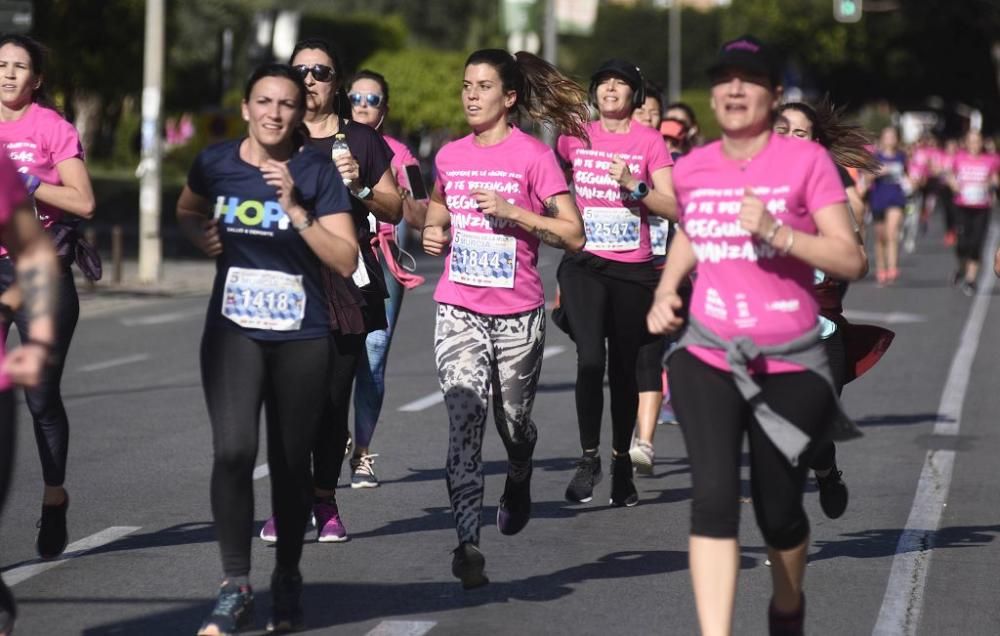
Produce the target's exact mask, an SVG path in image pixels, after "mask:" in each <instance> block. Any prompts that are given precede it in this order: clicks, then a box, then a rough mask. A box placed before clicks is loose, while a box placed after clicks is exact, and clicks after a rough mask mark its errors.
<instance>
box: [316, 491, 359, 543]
mask: <svg viewBox="0 0 1000 636" xmlns="http://www.w3.org/2000/svg"><path fill="white" fill-rule="evenodd" d="M313 516H315V517H316V540H317V541H319V542H320V543H343V542H344V541H347V540H348V539H349V538H350V537H348V536H347V528H345V527H344V522H343V521H342V520H341V519H340V509H339V508H338V507H337V502H336V501H333V500H327V501H317V502H316V503H314V504H313Z"/></svg>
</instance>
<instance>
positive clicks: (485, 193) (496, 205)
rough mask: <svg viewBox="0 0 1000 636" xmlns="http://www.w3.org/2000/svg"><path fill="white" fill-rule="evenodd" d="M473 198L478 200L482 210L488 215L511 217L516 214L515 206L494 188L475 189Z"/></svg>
mask: <svg viewBox="0 0 1000 636" xmlns="http://www.w3.org/2000/svg"><path fill="white" fill-rule="evenodd" d="M472 198H474V199H475V200H476V203H478V204H479V209H480V211H482V213H483V214H485V215H486V216H495V217H497V218H500V219H510V218H513V217H514V216H515V215H514V206H513V205H511V204H510V203H509V202H508V201H507V199H504V198H503V197H502V196H500V195H499V194H497V193H496V192H494V191H493V190H473V191H472Z"/></svg>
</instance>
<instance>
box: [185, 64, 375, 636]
mask: <svg viewBox="0 0 1000 636" xmlns="http://www.w3.org/2000/svg"><path fill="white" fill-rule="evenodd" d="M305 109H306V88H305V86H304V85H303V83H302V79H301V76H300V75H299V74H298V73H296V72H295V71H294V70H293V69H292V68H291V67H289V66H285V65H283V64H266V65H264V66H261V67H260V68H258V69H257V70H256V71H255V72H254V73H253V75H251V77H250V79H249V81H248V82H247V86H246V91H245V93H244V98H243V106H242V111H243V119H244V120H246V122H247V136H246V137H244V138H242V139H235V140H231V141H225V142H222V143H219V144H215V145H213V146H209V147H208V148H206V149H205V150H203V151H202V152H201V153H200V154H199V155H198V157H197V158H196V159H195V162H194V165H193V166H192V168H191V172H190V173H189V175H188V182H187V185H186V186H185V187H184V190H183V191H182V192H181V196H180V199H179V200H178V202H177V220H178V223H179V224H180V226H181V228H182V229H183V231H184V232H185V234H186V235H187V236H188V238H189V239H190V240H191V242H192V243H194V245H195V246H197V247H198V248H199V249H201V251H203V252H204V253H205V254H206V255H208V256H212V257H215V259H216V275H215V282H214V285H213V288H212V296H211V299H210V300H209V306H208V316H207V318H206V321H205V333H204V336H203V338H202V345H201V372H202V384H203V386H204V389H205V400H206V402H207V404H208V413H209V419H210V420H211V424H212V440H213V443H212V445H213V450H214V463H213V466H212V487H211V492H212V516H213V518H214V520H215V527H216V533H217V535H218V538H219V548H220V551H221V553H222V566H223V571H224V578H223V581H222V585H221V588H220V590H219V597H218V601H217V602H216V605H215V608H214V609H213V610H212V613H211V614H210V615H209V617H208V618H207V619H206V620H205V622H204V624H202V626H201V629H200V630H199V631H198V634H199V635H201V636H217V635H219V634H231V633H233V632H236V631H238V630H240V629H242V628H244V627H247V626H249V625H251V624H252V623H253V621H254V616H253V614H254V612H253V592H252V590H251V587H250V581H249V575H250V537H251V536H252V528H253V520H254V513H253V508H254V506H253V503H254V498H253V469H254V464H255V463H256V457H257V441H258V427H259V422H260V411H261V405H263V407H264V411H265V413H266V420H267V440H268V444H267V454H268V458H267V461H268V466H269V467H270V473H271V502H272V504H271V505H272V506H273V509H274V511H275V517H276V525H277V528H278V545H277V553H276V561H277V563H276V565H275V569H274V573H273V575H272V576H271V595H272V598H273V609H272V613H271V620H270V622H269V623H268V630H270V631H289V630H292V629H297V628H299V627H301V626H302V624H303V615H302V606H301V595H302V576H301V574H300V573H299V569H298V565H299V559H300V557H301V556H302V535H303V534H304V532H305V529H306V520H307V518H308V517H309V510H310V506H311V504H312V482H311V480H310V474H309V453H310V451H312V449H313V445H314V442H315V438H316V431H317V427H318V426H319V424H320V416H321V415H322V413H323V410H324V407H325V405H326V404H327V402H328V401H329V387H330V384H329V372H330V367H331V359H330V355H331V353H330V352H331V347H330V343H329V340H330V321H329V318H328V316H327V312H326V294H325V293H324V289H323V277H322V269H323V268H324V267H328V268H330V269H332V270H334V271H335V272H337V273H339V274H340V275H342V276H349V275H350V274H351V273H352V272H353V271H354V270H355V267H356V266H357V262H358V244H357V238H356V232H355V229H354V225H353V223H352V220H351V215H350V214H348V212H349V210H350V202H349V200H348V194H347V189H346V188H345V187H344V185H343V183H342V182H341V180H340V179H339V178H338V177H337V176H336V173H335V172H333V171H332V170H330V160H329V158H328V157H329V155H326V154H324V153H322V152H320V151H318V150H316V149H314V148H311V147H309V146H308V145H306V144H305V137H304V135H303V133H302V130H301V124H302V118H303V116H304V115H305Z"/></svg>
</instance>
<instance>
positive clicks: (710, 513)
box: [691, 492, 740, 539]
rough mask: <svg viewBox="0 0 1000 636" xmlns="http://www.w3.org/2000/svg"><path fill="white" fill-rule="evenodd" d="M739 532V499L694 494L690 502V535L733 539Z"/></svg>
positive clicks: (714, 494)
mask: <svg viewBox="0 0 1000 636" xmlns="http://www.w3.org/2000/svg"><path fill="white" fill-rule="evenodd" d="M739 531H740V509H739V499H738V498H737V497H735V496H729V495H727V494H725V493H721V492H716V493H705V494H695V495H694V497H693V498H692V500H691V534H693V535H697V536H700V537H711V538H713V539H735V538H736V537H737V536H739Z"/></svg>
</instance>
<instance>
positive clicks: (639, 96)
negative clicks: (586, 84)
mask: <svg viewBox="0 0 1000 636" xmlns="http://www.w3.org/2000/svg"><path fill="white" fill-rule="evenodd" d="M633 68H635V72H636V75H638V76H639V86H637V87H635V88H634V89H632V110H635V109H636V108H639V107H640V106H642V105H643V104H644V103H646V78H645V77H643V76H642V70H641V69H640V68H639V67H638V66H635V67H633ZM604 77H606V75H605V76H601V77H597V78H596V79H593V80H591V81H590V91H589V93H590V103H591V104H596V103H597V84H598V80H600V79H604Z"/></svg>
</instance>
